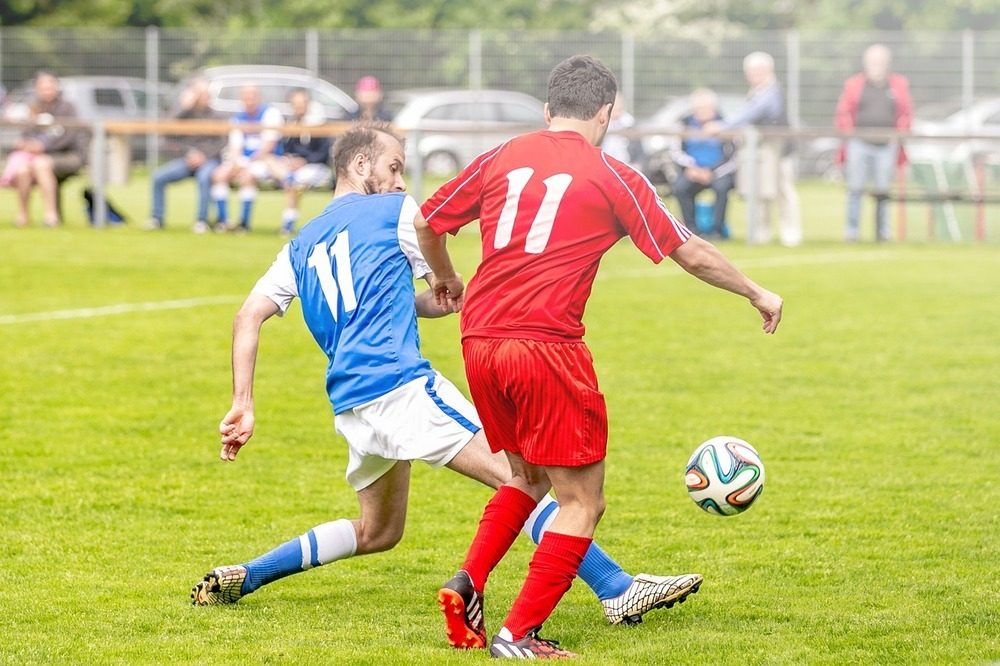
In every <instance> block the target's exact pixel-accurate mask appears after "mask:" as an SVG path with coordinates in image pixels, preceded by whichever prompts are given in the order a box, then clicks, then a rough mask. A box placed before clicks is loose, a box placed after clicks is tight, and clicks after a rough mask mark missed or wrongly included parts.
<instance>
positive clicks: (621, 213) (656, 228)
mask: <svg viewBox="0 0 1000 666" xmlns="http://www.w3.org/2000/svg"><path fill="white" fill-rule="evenodd" d="M601 158H602V159H603V160H604V164H605V165H607V167H608V169H609V170H610V171H611V174H612V175H611V181H612V185H611V186H612V201H613V202H614V211H615V217H616V218H618V223H619V224H621V225H622V227H623V228H624V229H625V233H627V234H628V236H629V238H631V239H632V242H633V243H635V246H636V247H637V248H639V250H640V251H641V252H642V253H643V254H645V255H646V256H647V257H649V258H650V259H652V260H653V263H654V264H658V263H660V262H661V261H663V260H664V259H665V258H666V257H667V256H668V255H670V253H671V252H673V251H674V250H676V249H677V248H678V247H680V246H681V245H683V244H684V243H685V241H687V239H688V238H690V237H691V231H690V230H688V228H687V227H685V226H684V225H683V224H682V223H680V222H679V221H678V220H677V218H675V217H674V216H673V215H671V214H670V211H668V210H667V208H666V206H664V205H663V202H662V201H660V197H659V195H658V194H657V193H656V190H655V189H654V188H653V186H652V184H650V182H649V181H648V180H646V177H645V176H643V175H642V174H641V173H639V172H638V171H636V170H635V169H633V168H632V167H630V166H628V165H627V164H625V163H624V162H620V161H618V160H616V159H615V158H613V157H610V156H608V155H606V154H604V153H601Z"/></svg>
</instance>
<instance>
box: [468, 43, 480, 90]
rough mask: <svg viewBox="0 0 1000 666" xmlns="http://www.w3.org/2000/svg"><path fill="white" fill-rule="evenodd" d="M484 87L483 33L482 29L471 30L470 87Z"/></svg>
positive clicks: (474, 88) (473, 88) (475, 88)
mask: <svg viewBox="0 0 1000 666" xmlns="http://www.w3.org/2000/svg"><path fill="white" fill-rule="evenodd" d="M482 87H483V33H482V31H480V30H470V31H469V89H470V90H479V89H480V88H482Z"/></svg>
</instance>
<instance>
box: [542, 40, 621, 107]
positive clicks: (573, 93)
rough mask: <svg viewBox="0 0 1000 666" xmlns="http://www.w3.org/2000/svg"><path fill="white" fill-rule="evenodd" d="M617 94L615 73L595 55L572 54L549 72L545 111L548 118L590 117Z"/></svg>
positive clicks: (611, 101)
mask: <svg viewBox="0 0 1000 666" xmlns="http://www.w3.org/2000/svg"><path fill="white" fill-rule="evenodd" d="M617 93H618V81H616V80H615V75H614V74H612V73H611V70H610V69H608V68H607V66H605V64H604V63H603V62H601V61H600V60H598V59H597V58H593V57H591V56H587V55H575V56H571V57H569V58H566V59H565V60H563V61H562V62H561V63H559V64H558V65H556V66H555V68H554V69H553V70H552V73H551V74H549V113H550V114H551V115H552V117H554V118H555V117H558V118H576V119H578V120H590V119H591V118H593V117H594V116H596V115H597V112H598V111H600V110H601V107H602V106H604V105H605V104H613V103H614V101H615V95H616V94H617Z"/></svg>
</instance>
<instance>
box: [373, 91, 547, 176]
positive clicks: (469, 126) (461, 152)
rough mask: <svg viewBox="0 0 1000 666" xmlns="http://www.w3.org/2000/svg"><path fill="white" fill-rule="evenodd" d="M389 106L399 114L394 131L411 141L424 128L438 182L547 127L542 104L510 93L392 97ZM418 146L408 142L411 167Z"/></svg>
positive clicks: (424, 148)
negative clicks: (487, 153)
mask: <svg viewBox="0 0 1000 666" xmlns="http://www.w3.org/2000/svg"><path fill="white" fill-rule="evenodd" d="M388 103H389V106H390V107H393V108H396V109H398V111H397V112H396V114H395V117H394V119H393V125H394V126H395V127H397V128H398V129H400V130H402V131H404V132H406V133H407V134H408V135H409V136H411V137H412V136H413V134H412V133H413V131H414V130H417V129H419V131H420V138H419V150H420V157H421V159H422V160H423V167H424V171H425V172H426V173H427V174H429V175H432V176H436V177H442V176H450V175H452V174H454V173H455V172H457V171H458V170H459V169H460V168H461V167H463V166H465V165H466V164H468V163H469V162H471V161H472V160H473V159H475V157H476V156H477V155H479V154H480V153H482V152H485V151H486V150H489V149H490V148H492V147H493V146H495V145H497V144H499V143H503V142H504V141H506V140H507V139H510V138H511V137H513V136H516V135H517V134H520V133H522V132H524V131H527V130H532V129H540V128H542V127H544V126H545V116H544V115H543V113H542V108H543V104H542V103H541V102H540V101H538V100H537V99H535V98H534V97H532V96H531V95H525V94H524V93H518V92H508V91H505V90H407V91H400V92H396V93H393V94H391V95H390V96H389V99H388ZM415 143H416V142H415V141H414V140H412V139H411V140H409V141H407V143H406V160H407V163H408V164H410V165H411V167H412V165H413V164H414V159H415V158H416V151H417V146H416V145H415Z"/></svg>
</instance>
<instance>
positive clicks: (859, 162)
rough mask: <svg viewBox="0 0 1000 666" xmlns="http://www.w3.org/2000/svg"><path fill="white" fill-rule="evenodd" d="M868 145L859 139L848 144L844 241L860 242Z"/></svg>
mask: <svg viewBox="0 0 1000 666" xmlns="http://www.w3.org/2000/svg"><path fill="white" fill-rule="evenodd" d="M866 146H867V144H866V143H865V142H864V141H861V140H859V139H850V140H848V142H847V161H846V162H845V163H844V180H845V182H846V185H847V227H846V228H845V229H844V240H846V241H849V242H854V241H857V240H858V236H859V232H858V226H859V222H860V220H861V195H862V193H863V192H864V189H865V171H866V169H865V152H866V151H865V148H866Z"/></svg>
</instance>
